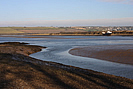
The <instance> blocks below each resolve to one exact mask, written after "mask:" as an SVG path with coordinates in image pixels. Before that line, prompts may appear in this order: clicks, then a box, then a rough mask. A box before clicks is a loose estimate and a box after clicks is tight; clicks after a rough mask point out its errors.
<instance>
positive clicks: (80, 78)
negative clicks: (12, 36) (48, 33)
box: [0, 42, 133, 89]
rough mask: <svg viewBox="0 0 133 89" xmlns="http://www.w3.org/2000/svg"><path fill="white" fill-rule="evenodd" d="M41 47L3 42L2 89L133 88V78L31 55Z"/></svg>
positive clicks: (0, 48)
mask: <svg viewBox="0 0 133 89" xmlns="http://www.w3.org/2000/svg"><path fill="white" fill-rule="evenodd" d="M42 48H45V47H40V46H33V45H28V44H26V43H19V42H7V43H1V44H0V89H132V88H133V80H132V79H127V78H124V77H117V76H114V75H109V74H105V73H101V72H95V71H92V70H86V69H81V68H76V67H72V66H66V65H62V64H58V63H53V62H46V61H41V60H38V59H34V58H31V57H29V56H28V55H29V54H32V53H35V52H38V51H40V50H41V49H42Z"/></svg>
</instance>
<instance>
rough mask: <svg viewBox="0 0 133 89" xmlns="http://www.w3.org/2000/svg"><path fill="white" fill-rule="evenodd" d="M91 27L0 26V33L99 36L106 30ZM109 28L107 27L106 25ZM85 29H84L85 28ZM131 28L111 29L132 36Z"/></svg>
mask: <svg viewBox="0 0 133 89" xmlns="http://www.w3.org/2000/svg"><path fill="white" fill-rule="evenodd" d="M95 28H96V27H94V28H92V29H88V30H87V27H85V28H79V27H0V35H61V36H62V35H76V36H101V35H102V31H105V32H106V31H107V28H106V29H105V28H104V27H101V28H97V30H95ZM108 28H109V27H108ZM85 29H86V30H85ZM131 29H132V28H126V30H118V31H113V30H111V32H112V35H115V36H117V35H118V36H119V35H122V36H126V35H128V36H133V30H131Z"/></svg>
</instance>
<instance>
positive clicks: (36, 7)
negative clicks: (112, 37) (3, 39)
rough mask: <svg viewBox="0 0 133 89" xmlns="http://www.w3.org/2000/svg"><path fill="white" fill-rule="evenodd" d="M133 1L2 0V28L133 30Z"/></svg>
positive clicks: (0, 15)
mask: <svg viewBox="0 0 133 89" xmlns="http://www.w3.org/2000/svg"><path fill="white" fill-rule="evenodd" d="M132 8H133V0H93V1H92V0H82V1H81V0H62V1H59V0H58V1H57V0H30V1H29V0H8V1H7V0H2V1H0V12H1V14H0V18H1V19H0V27H8V26H16V27H18V26H21V27H23V26H34V27H35V26H48V27H49V26H54V27H56V26H58V27H59V26H133V10H132Z"/></svg>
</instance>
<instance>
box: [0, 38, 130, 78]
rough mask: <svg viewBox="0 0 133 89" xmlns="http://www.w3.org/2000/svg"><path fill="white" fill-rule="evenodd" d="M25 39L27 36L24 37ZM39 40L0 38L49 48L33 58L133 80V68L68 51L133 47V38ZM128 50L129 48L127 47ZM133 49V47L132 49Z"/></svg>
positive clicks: (5, 40)
mask: <svg viewBox="0 0 133 89" xmlns="http://www.w3.org/2000/svg"><path fill="white" fill-rule="evenodd" d="M22 37H25V36H22ZM37 37H39V38H14V37H0V42H7V41H10V42H17V41H19V42H28V43H30V44H31V45H40V46H45V47H47V48H46V49H43V50H42V51H41V52H38V53H34V54H32V55H30V56H31V57H34V58H37V59H40V60H45V61H52V62H57V63H62V64H65V65H72V66H76V67H80V68H84V69H91V70H95V71H99V72H104V73H107V74H113V75H117V76H122V77H126V78H130V79H133V76H132V75H133V66H132V65H127V64H120V63H114V62H108V61H103V60H99V59H94V58H87V57H80V56H74V55H71V54H69V53H68V51H69V50H70V49H72V48H74V47H86V46H91V45H93V46H95V45H96V46H97V45H98V46H99V45H114V46H115V45H125V46H126V45H133V36H126V37H122V36H109V37H106V36H37ZM127 48H128V47H127ZM132 48H133V47H132Z"/></svg>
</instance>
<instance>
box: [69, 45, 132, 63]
mask: <svg viewBox="0 0 133 89" xmlns="http://www.w3.org/2000/svg"><path fill="white" fill-rule="evenodd" d="M69 53H70V54H72V55H76V56H83V57H90V58H96V59H101V60H107V61H111V62H117V63H122V64H130V65H133V45H114V46H113V45H108V46H107V45H105V46H88V47H81V48H74V49H71V50H70V51H69Z"/></svg>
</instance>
